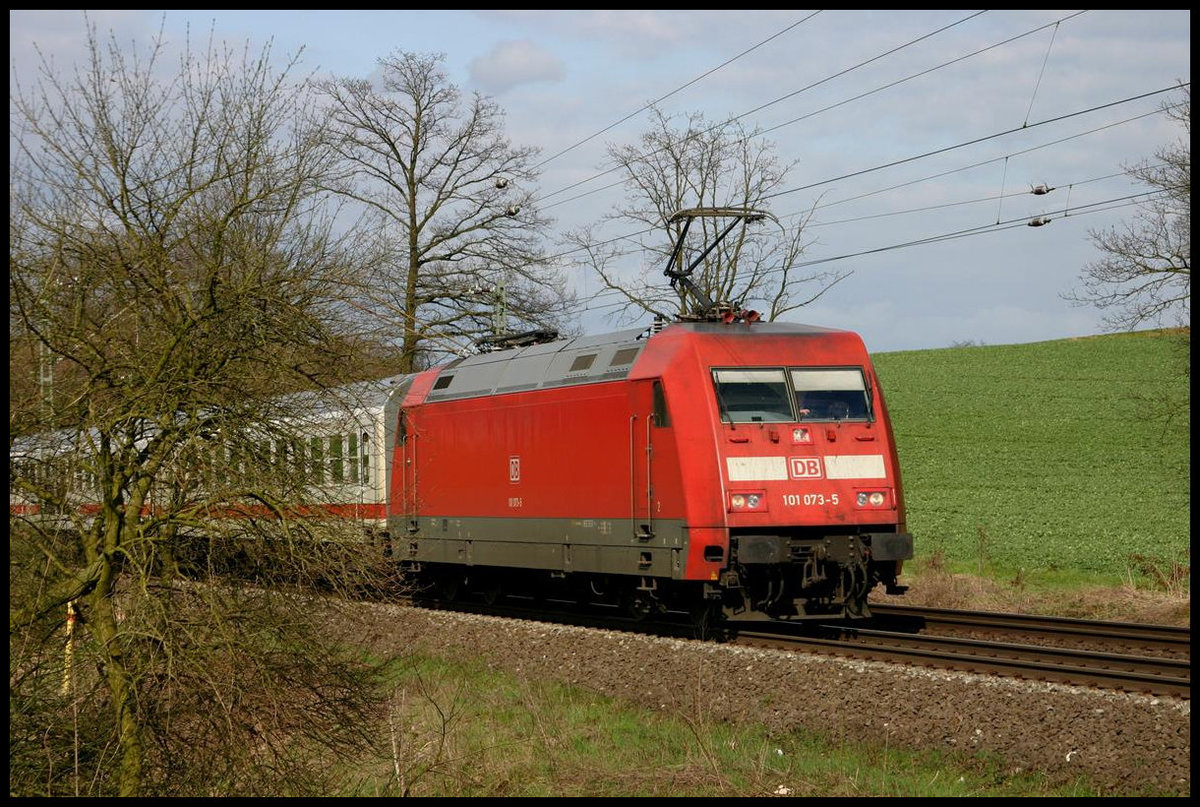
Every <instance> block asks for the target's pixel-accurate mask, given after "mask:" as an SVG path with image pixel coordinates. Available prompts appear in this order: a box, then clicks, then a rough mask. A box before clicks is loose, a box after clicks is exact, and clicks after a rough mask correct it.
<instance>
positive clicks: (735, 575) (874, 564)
mask: <svg viewBox="0 0 1200 807" xmlns="http://www.w3.org/2000/svg"><path fill="white" fill-rule="evenodd" d="M911 557H912V536H910V535H908V534H907V533H894V532H864V533H855V534H845V535H824V534H813V533H807V532H804V531H797V532H795V533H791V534H782V535H780V534H755V533H745V534H740V535H734V536H731V538H730V565H729V568H728V569H726V571H725V572H723V573H722V576H721V579H720V581H719V583H718V585H717V586H712V587H711V589H713V590H715V591H713V592H712V593H710V595H709V596H716V597H719V598H720V599H721V602H722V608H723V610H724V612H725V615H726V617H727V618H731V619H737V618H739V617H744V616H747V615H750V616H753V615H755V614H765V615H766V616H768V617H771V618H772V619H782V620H789V619H812V618H822V617H823V618H828V617H867V616H870V609H869V607H868V605H867V596H868V595H869V594H870V593H871V591H872V590H873V589H874V588H875V587H876V586H878V585H880V584H882V585H884V586H885V587H886V589H887V591H888V593H891V594H899V593H902V592H903V591H904V590H905V588H906V587H904V586H900V585H899V584H898V583H897V575H898V574H899V572H900V567H901V565H902V562H903V561H904V560H905V559H907V558H911Z"/></svg>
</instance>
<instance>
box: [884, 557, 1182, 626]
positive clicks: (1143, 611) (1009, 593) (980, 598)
mask: <svg viewBox="0 0 1200 807" xmlns="http://www.w3.org/2000/svg"><path fill="white" fill-rule="evenodd" d="M904 582H905V583H906V584H908V585H909V587H910V588H909V590H908V592H907V593H905V594H904V595H903V596H900V597H889V596H887V595H886V594H883V593H882V591H880V592H879V593H878V594H874V595H872V600H873V601H877V602H880V603H887V604H891V605H925V606H930V607H935V608H958V609H964V610H972V611H1005V612H1010V613H1026V614H1053V615H1055V616H1066V617H1074V618H1077V619H1103V620H1112V621H1117V622H1141V623H1152V624H1159V625H1185V626H1190V625H1191V595H1190V593H1189V592H1188V591H1187V590H1186V589H1183V588H1181V587H1179V586H1167V587H1163V589H1162V590H1147V589H1144V588H1137V587H1134V586H1133V585H1129V584H1126V585H1120V586H1105V587H1081V588H1055V589H1042V590H1034V589H1031V588H1029V587H1027V586H1026V585H1025V583H1024V581H1022V580H1021V579H1020V578H1017V579H1014V580H1010V581H1007V582H1005V581H1000V580H995V579H991V578H985V577H976V576H974V575H967V574H957V573H954V572H951V571H950V570H948V569H947V568H946V566H945V564H944V563H943V562H942V559H941V558H940V557H939V556H936V555H935V556H934V557H933V558H931V559H927V560H923V561H917V562H911V561H910V562H909V563H908V564H906V565H905V567H904Z"/></svg>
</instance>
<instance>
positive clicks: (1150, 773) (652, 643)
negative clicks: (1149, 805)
mask: <svg viewBox="0 0 1200 807" xmlns="http://www.w3.org/2000/svg"><path fill="white" fill-rule="evenodd" d="M947 581H949V583H951V585H947V586H945V587H944V590H943V591H942V593H941V594H940V595H934V594H931V593H930V589H932V588H935V586H934V585H933V584H934V582H935V581H933V580H932V578H930V579H927V580H926V583H928V584H929V585H927V586H925V588H924V594H923V595H920V594H918V595H916V596H913V597H909V596H908V595H906V596H905V597H903V598H895V599H893V598H885V597H880V598H879V599H880V600H887V601H893V602H907V603H910V604H928V605H941V606H944V607H972V608H976V609H980V610H1005V608H1004V606H1005V604H1007V606H1008V608H1007V610H1025V611H1028V612H1035V611H1040V612H1043V613H1053V612H1055V611H1054V610H1053V609H1055V608H1058V609H1063V608H1064V603H1063V602H1051V603H1049V604H1046V603H1033V602H1032V601H1030V600H1028V597H1029V596H1030V595H1028V594H1021V596H1023V597H1025V598H1026V600H1025V601H1023V602H1018V603H1017V606H1018V607H1012V606H1013V602H1012V600H1011V597H1012V596H1013V594H1012V593H1011V592H1003V591H1001V592H1000V593H999V594H996V595H995V596H997V597H999V598H1000V599H1001V600H1003V599H1005V598H1006V597H1008V598H1010V599H1008V601H1007V603H1004V602H1001V603H998V604H997V605H995V606H992V607H989V605H987V603H989V602H991V601H990V600H989V599H988V598H987V597H981V596H980V590H979V584H977V583H963V585H962V587H964V590H968V591H969V590H970V589H971V588H972V586H973V587H974V588H975V589H976V591H975V598H974V600H972V602H973V604H972V605H970V606H964V605H963V604H961V603H955V602H953V599H954V598H953V597H952V596H950V595H951V594H952V593H953V592H954V591H955V590H957V589H958V588H959V587H960V586H958V585H957V584H954V581H953V580H951V579H950V578H947V580H942V581H939V582H941V583H946V582H947ZM960 582H962V581H960ZM912 591H913V593H915V589H914V590H912ZM993 594H995V593H994V592H993ZM1119 594H1120V596H1119V599H1121V601H1122V602H1124V604H1125V607H1124V609H1121V608H1116V609H1102V610H1104V611H1106V612H1105V613H1095V612H1094V609H1095V607H1096V606H1095V604H1096V603H1104V602H1106V601H1111V600H1112V599H1113V598H1114V597H1117V593H1114V592H1109V595H1108V598H1107V600H1106V598H1105V596H1104V595H1103V594H1101V593H1091V594H1086V595H1084V594H1080V593H1075V594H1073V595H1071V596H1070V598H1069V602H1073V603H1076V605H1077V608H1078V609H1080V610H1083V611H1087V610H1088V608H1089V606H1087V605H1086V603H1089V602H1090V603H1092V605H1091V606H1090V607H1091V608H1092V609H1093V610H1092V611H1090V612H1087V613H1074V614H1071V613H1067V614H1064V615H1067V616H1091V617H1092V618H1106V619H1123V620H1126V621H1141V622H1160V623H1171V624H1188V619H1189V616H1188V614H1189V607H1188V603H1189V600H1188V598H1187V597H1181V596H1151V595H1145V594H1138V593H1136V592H1120V593H1119ZM981 602H982V603H984V604H983V605H981V604H980V603H981ZM366 607H368V608H369V609H370V610H369V614H368V615H367V616H366V617H365V618H366V621H367V624H366V625H360V626H356V630H358V631H361V632H360V633H358V634H357V635H358V637H359V638H360V639H362V640H364V641H367V642H369V643H370V644H371V645H372V646H373V647H375V648H376V649H377V650H378V651H380V652H393V653H401V652H405V651H408V650H411V649H413V648H414V646H420V647H423V648H425V649H426V650H428V651H431V652H434V653H439V654H449V655H452V656H453V655H459V656H461V657H469V658H473V659H478V658H483V659H486V660H487V663H488V664H489V665H491V666H492V667H494V668H497V669H501V670H504V671H506V672H508V673H510V674H512V675H514V676H518V677H520V678H522V679H537V680H541V679H549V680H555V681H559V682H562V683H566V684H571V685H574V686H578V687H582V688H585V689H588V690H591V691H593V692H597V693H601V694H604V695H608V696H613V697H618V698H622V699H625V700H627V701H629V702H632V703H635V704H638V705H641V706H644V707H647V708H651V709H661V710H669V711H672V712H675V713H683V714H689V715H696V714H701V713H702V714H703V716H704V718H705V719H706V720H708V719H719V720H728V721H746V720H749V721H753V722H755V723H758V724H762V725H765V726H767V727H768V728H769V729H772V730H778V731H789V730H793V729H803V730H805V731H811V732H821V733H824V734H825V735H827V736H828V737H830V738H831V739H832V740H834V741H848V742H859V741H865V742H872V743H878V744H880V745H883V744H884V743H885V742H886V743H887V746H888V747H892V748H896V747H905V748H911V749H941V750H943V751H948V752H965V753H967V754H969V755H971V756H973V757H976V758H980V759H981V758H983V757H984V756H986V757H987V758H988V759H990V760H993V761H996V760H999V766H1000V768H1001V770H1002V772H1003V773H1006V774H1018V773H1022V772H1025V773H1037V774H1042V775H1044V776H1045V777H1046V779H1047V780H1048V781H1049V783H1051V784H1052V785H1065V784H1067V783H1070V782H1074V781H1077V780H1078V778H1079V777H1081V776H1082V777H1086V779H1087V781H1089V782H1090V783H1091V784H1092V785H1093V786H1095V787H1098V788H1100V790H1101V792H1102V794H1103V795H1111V796H1132V795H1159V796H1161V795H1170V796H1179V795H1190V792H1191V709H1190V701H1188V700H1184V699H1176V698H1159V697H1151V696H1144V695H1135V694H1128V693H1119V692H1103V691H1098V690H1092V689H1086V688H1080V687H1070V686H1065V685H1059V684H1052V683H1035V682H1028V681H1016V680H1012V679H1007V678H1003V677H998V676H990V675H982V674H969V673H955V672H947V671H939V670H933V669H929V668H922V667H909V666H901V665H894V664H886V663H882V662H863V661H852V660H847V659H839V658H834V657H828V656H820V655H811V654H797V653H788V652H783V651H774V650H755V649H746V648H738V647H732V646H728V645H721V644H713V643H701V642H693V641H683V640H677V639H665V638H657V637H651V636H647V635H643V634H633V633H624V632H612V631H600V630H594V629H587V628H577V627H569V626H562V625H552V624H543V623H536V622H526V621H520V620H513V619H503V618H497V617H484V616H477V615H472V614H463V613H450V612H439V611H431V610H426V609H421V608H412V607H404V606H398V605H372V606H366ZM1066 610H1069V609H1066ZM1114 610H1115V611H1116V613H1111V611H1114Z"/></svg>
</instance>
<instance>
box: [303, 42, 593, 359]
mask: <svg viewBox="0 0 1200 807" xmlns="http://www.w3.org/2000/svg"><path fill="white" fill-rule="evenodd" d="M443 58H444V57H443V56H442V55H423V54H416V53H409V52H397V53H395V54H393V55H391V56H389V57H386V58H383V59H380V60H379V80H378V82H377V83H373V82H371V81H367V80H360V79H349V78H347V79H341V80H336V81H323V82H320V83H319V87H320V88H321V90H322V91H323V92H324V93H325V95H326V97H327V99H328V101H329V102H330V105H331V109H330V113H329V116H330V131H329V137H330V140H329V142H330V143H331V145H332V147H333V148H334V149H335V150H337V151H338V152H339V154H340V155H341V157H342V158H343V159H344V164H345V166H346V170H345V175H344V177H343V180H344V184H342V185H340V186H339V190H340V191H341V192H342V193H343V194H344V195H345V196H346V197H348V198H351V199H354V200H356V201H357V202H359V203H361V204H362V205H364V206H365V209H366V211H367V213H366V217H367V219H368V220H372V221H373V222H374V223H375V227H374V230H373V232H374V235H373V245H374V246H375V247H376V248H377V255H378V256H379V259H378V261H377V262H375V264H374V266H375V267H376V269H377V272H378V274H377V275H376V276H375V281H374V282H373V283H372V284H371V289H372V292H371V295H370V297H369V303H368V305H370V306H371V307H372V308H377V309H378V310H381V311H383V312H384V313H385V316H386V320H385V323H384V325H385V327H387V328H389V329H391V330H392V331H393V332H394V331H395V330H397V329H398V330H399V332H400V333H401V334H402V337H401V343H402V356H403V357H402V366H401V368H400V369H401V371H404V372H407V371H409V370H412V369H414V368H415V367H416V366H417V365H418V364H419V363H421V357H422V352H423V351H424V352H425V353H428V354H432V355H436V354H438V353H446V352H456V350H457V349H461V348H462V347H464V346H465V344H466V343H467V342H469V340H472V339H475V338H477V337H481V336H484V335H487V334H491V333H494V332H495V331H497V330H500V331H504V330H508V329H509V328H510V325H513V324H514V323H515V326H514V327H515V328H516V329H517V330H521V329H523V328H524V327H525V326H530V327H535V328H551V327H554V326H555V325H556V323H557V321H558V320H559V319H560V318H561V317H562V316H563V315H564V314H565V312H566V311H567V308H568V306H569V304H570V303H571V297H570V295H569V294H568V292H567V287H566V284H565V281H564V279H563V277H562V276H561V274H560V273H558V272H556V271H554V270H553V268H552V267H551V265H550V261H549V259H548V258H547V257H546V255H545V254H544V252H543V250H542V247H541V237H542V234H543V233H544V231H545V229H546V227H548V225H549V223H550V221H549V219H547V218H545V217H544V216H542V215H541V214H540V213H539V212H538V210H537V207H536V200H535V197H534V193H533V190H532V188H533V184H534V182H535V181H536V179H537V176H538V175H537V172H536V170H535V169H534V168H533V167H532V166H531V164H532V160H533V158H534V157H535V156H536V154H537V151H536V150H535V149H532V148H517V147H513V146H512V145H510V143H509V142H508V141H507V140H506V139H505V138H504V137H503V134H502V128H503V114H502V112H501V110H500V108H499V107H498V106H497V105H496V104H495V102H493V101H492V100H490V99H488V98H486V97H483V96H481V95H479V94H478V93H476V94H474V95H473V96H472V97H471V98H470V99H469V100H464V99H463V97H462V94H461V92H460V91H459V90H458V88H457V87H455V86H454V85H453V84H451V83H450V82H449V80H448V79H447V77H446V75H445V73H444V72H443V71H442V69H441V67H440V63H441V61H442V59H443Z"/></svg>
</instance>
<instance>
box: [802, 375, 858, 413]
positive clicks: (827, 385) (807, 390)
mask: <svg viewBox="0 0 1200 807" xmlns="http://www.w3.org/2000/svg"><path fill="white" fill-rule="evenodd" d="M792 387H793V388H794V389H795V390H796V408H797V409H798V410H799V412H800V419H801V420H869V419H870V418H871V401H870V396H869V395H868V394H867V385H866V381H865V380H864V379H863V374H862V370H860V369H858V368H857V367H853V368H817V367H811V368H810V367H805V368H799V367H793V368H792Z"/></svg>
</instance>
